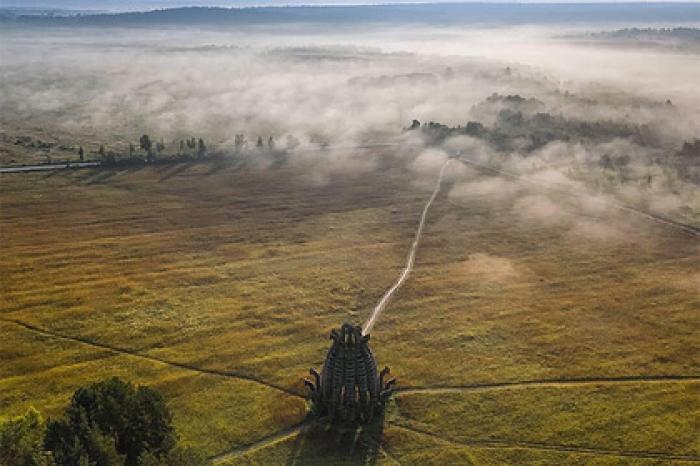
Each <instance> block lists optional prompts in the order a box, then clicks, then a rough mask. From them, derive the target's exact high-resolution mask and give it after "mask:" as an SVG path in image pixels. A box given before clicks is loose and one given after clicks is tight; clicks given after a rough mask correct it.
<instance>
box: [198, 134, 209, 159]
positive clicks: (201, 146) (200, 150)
mask: <svg viewBox="0 0 700 466" xmlns="http://www.w3.org/2000/svg"><path fill="white" fill-rule="evenodd" d="M206 151H207V146H206V145H205V144H204V139H202V138H199V145H198V147H197V154H198V155H199V156H200V157H204V154H205V153H206Z"/></svg>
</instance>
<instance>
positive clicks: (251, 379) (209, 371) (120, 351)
mask: <svg viewBox="0 0 700 466" xmlns="http://www.w3.org/2000/svg"><path fill="white" fill-rule="evenodd" d="M0 321H1V322H6V323H9V324H14V325H18V326H20V327H22V328H24V329H26V330H29V331H31V332H34V333H38V334H40V335H44V336H48V337H53V338H60V339H62V340H68V341H73V342H76V343H81V344H84V345H89V346H92V347H94V348H100V349H103V350H107V351H111V352H112V353H116V354H122V355H125V356H131V357H134V358H139V359H143V360H146V361H151V362H156V363H158V364H164V365H167V366H172V367H177V368H178V369H184V370H188V371H192V372H199V373H200V374H207V375H214V376H218V377H227V378H230V379H238V380H245V381H248V382H254V383H257V384H260V385H265V386H266V387H269V388H273V389H275V390H279V391H281V392H284V393H287V394H288V395H292V396H296V397H299V398H304V397H303V396H302V395H300V394H299V393H296V392H295V391H293V390H290V389H289V388H286V387H282V386H280V385H276V384H274V383H270V382H266V381H265V380H262V379H260V378H258V377H254V376H252V375H248V374H242V373H240V372H235V371H222V370H217V369H207V368H202V367H197V366H194V365H191V364H187V363H184V362H177V361H170V360H168V359H164V358H159V357H157V356H149V355H147V354H143V353H140V352H138V351H135V350H132V349H128V348H119V347H117V346H112V345H108V344H106V343H100V342H97V341H93V340H90V339H88V338H84V337H80V336H71V335H65V334H62V333H58V332H52V331H50V330H46V329H43V328H40V327H37V326H35V325H32V324H28V323H26V322H22V321H19V320H15V319H6V318H0Z"/></svg>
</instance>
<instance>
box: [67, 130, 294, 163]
mask: <svg viewBox="0 0 700 466" xmlns="http://www.w3.org/2000/svg"><path fill="white" fill-rule="evenodd" d="M176 144H177V146H176V147H177V152H175V151H171V152H170V153H169V154H167V155H166V153H165V151H166V145H165V142H164V141H163V138H161V139H160V140H158V141H154V139H153V138H151V136H150V135H148V134H144V135H142V136H141V137H140V138H139V143H138V146H137V145H135V144H133V143H130V144H129V153H128V158H126V157H124V156H121V157H120V155H121V154H119V153H117V152H115V151H113V150H107V149H106V148H105V145H104V144H100V146H99V148H98V150H97V153H96V155H97V156H98V157H99V160H100V161H101V162H102V163H103V164H105V165H110V164H117V163H134V162H146V163H154V162H157V161H159V160H163V159H172V158H181V159H192V158H195V159H203V158H205V157H207V156H213V155H219V154H216V153H214V152H212V151H211V150H210V148H209V146H208V145H207V143H206V142H205V141H204V139H203V138H201V137H200V138H195V137H191V138H187V139H180V140H179V143H176ZM300 144H301V142H300V141H299V140H298V139H297V138H296V137H294V136H292V135H288V136H287V137H286V144H285V145H284V146H283V147H282V148H278V145H277V143H276V141H275V138H274V137H273V136H268V137H267V138H263V136H258V137H257V140H256V141H255V143H249V142H248V139H247V138H246V136H245V135H244V134H236V135H235V137H234V143H233V153H234V154H242V153H245V152H248V151H250V150H251V147H254V148H255V150H257V151H260V152H268V153H274V154H278V153H283V152H285V151H289V150H294V149H295V148H296V147H297V146H299V145H300ZM85 155H86V154H85V149H84V148H83V146H79V147H78V158H79V160H80V161H81V162H84V161H85Z"/></svg>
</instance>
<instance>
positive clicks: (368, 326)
mask: <svg viewBox="0 0 700 466" xmlns="http://www.w3.org/2000/svg"><path fill="white" fill-rule="evenodd" d="M449 163H450V159H447V160H446V161H445V163H443V164H442V167H440V175H439V176H438V179H437V182H436V183H435V189H434V190H433V194H432V195H431V196H430V199H428V202H426V203H425V207H423V212H422V213H421V216H420V221H419V222H418V229H417V230H416V236H415V237H414V239H413V244H412V245H411V249H410V251H409V252H408V257H407V259H406V266H405V267H404V268H403V271H402V272H401V275H399V278H398V280H396V283H394V285H393V286H392V287H391V288H389V289H388V290H387V292H386V293H384V296H382V299H380V300H379V303H377V305H376V306H375V308H374V310H373V311H372V314H371V315H370V316H369V319H367V322H365V325H364V326H363V327H362V334H363V335H367V334H368V333H369V332H371V331H372V327H374V324H375V322H376V321H377V318H378V317H379V316H380V315H381V313H382V311H384V308H386V305H387V304H388V303H389V300H390V299H391V297H392V296H393V294H394V293H395V292H396V290H398V289H399V288H400V287H401V285H403V283H404V282H405V281H406V278H408V275H409V274H410V273H411V270H413V264H414V263H415V262H416V251H417V250H418V244H419V243H420V239H421V236H422V235H423V227H424V226H425V219H426V217H427V216H428V210H430V206H431V205H432V204H433V201H434V200H435V198H436V197H437V195H438V193H439V192H440V186H441V185H442V177H443V176H444V174H445V168H447V165H448V164H449Z"/></svg>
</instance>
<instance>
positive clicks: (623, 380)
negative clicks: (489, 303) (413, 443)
mask: <svg viewBox="0 0 700 466" xmlns="http://www.w3.org/2000/svg"><path fill="white" fill-rule="evenodd" d="M677 382H700V375H630V376H621V377H581V378H562V379H539V380H522V381H515V382H493V383H476V384H469V385H430V386H426V387H397V388H395V389H394V392H395V393H396V395H397V396H401V395H411V394H432V395H440V394H444V393H460V392H466V391H490V390H507V389H512V388H528V387H572V386H573V387H576V386H586V385H615V384H629V383H635V384H639V383H642V384H651V383H677Z"/></svg>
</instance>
